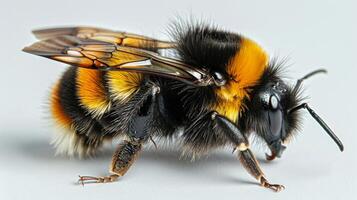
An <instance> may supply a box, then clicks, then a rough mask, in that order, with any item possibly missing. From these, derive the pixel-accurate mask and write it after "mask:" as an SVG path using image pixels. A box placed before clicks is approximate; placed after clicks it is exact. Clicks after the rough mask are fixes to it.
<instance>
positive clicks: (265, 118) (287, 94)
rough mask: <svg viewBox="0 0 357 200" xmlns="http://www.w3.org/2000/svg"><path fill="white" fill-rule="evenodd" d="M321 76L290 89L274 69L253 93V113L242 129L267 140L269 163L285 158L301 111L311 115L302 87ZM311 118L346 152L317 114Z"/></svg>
mask: <svg viewBox="0 0 357 200" xmlns="http://www.w3.org/2000/svg"><path fill="white" fill-rule="evenodd" d="M319 72H324V71H323V70H318V71H314V72H313V73H311V74H308V75H307V76H305V77H303V78H302V79H299V80H298V82H297V84H296V85H294V86H290V85H288V84H286V83H285V82H284V81H283V80H282V79H281V75H280V74H279V67H276V66H271V67H268V69H267V70H266V72H265V73H264V75H263V77H262V79H261V83H260V84H259V85H258V86H257V87H256V88H254V89H253V93H252V96H251V99H250V100H248V101H247V104H246V105H247V109H248V110H249V111H248V112H244V113H243V115H242V117H243V118H244V120H242V123H243V124H241V126H242V127H243V128H244V129H245V131H254V132H256V133H257V134H258V135H259V136H260V137H261V138H263V140H264V141H265V142H266V144H267V145H268V147H269V149H270V150H271V155H270V156H269V155H267V159H268V160H272V159H274V158H275V157H280V156H281V155H282V153H283V151H284V150H285V149H286V146H285V145H284V144H286V142H287V141H288V140H289V138H290V137H291V136H292V134H293V133H294V132H295V131H296V130H297V129H298V128H299V121H300V120H299V119H300V113H299V112H297V110H299V109H300V108H306V109H308V111H309V112H310V113H311V111H312V110H311V108H310V107H308V105H307V104H306V103H303V104H301V101H302V98H301V97H300V86H301V82H302V80H304V79H305V78H308V77H309V76H311V75H313V74H315V73H319ZM311 115H312V116H313V117H314V118H315V120H317V121H318V123H320V125H321V126H322V127H323V128H324V129H325V130H326V131H327V133H328V134H329V135H330V136H331V137H332V138H333V139H334V140H335V142H336V143H337V144H339V146H340V149H343V147H342V144H341V142H340V141H339V140H338V139H337V137H336V136H335V135H334V134H333V132H332V131H331V129H329V128H328V127H327V125H326V124H325V123H324V122H323V121H322V119H321V118H320V117H318V115H317V114H316V113H315V112H314V111H312V113H311Z"/></svg>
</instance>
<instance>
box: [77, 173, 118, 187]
mask: <svg viewBox="0 0 357 200" xmlns="http://www.w3.org/2000/svg"><path fill="white" fill-rule="evenodd" d="M118 178H119V175H116V174H112V175H109V176H99V177H96V176H79V179H78V183H80V184H82V185H83V186H84V184H87V183H109V182H114V181H116V180H118Z"/></svg>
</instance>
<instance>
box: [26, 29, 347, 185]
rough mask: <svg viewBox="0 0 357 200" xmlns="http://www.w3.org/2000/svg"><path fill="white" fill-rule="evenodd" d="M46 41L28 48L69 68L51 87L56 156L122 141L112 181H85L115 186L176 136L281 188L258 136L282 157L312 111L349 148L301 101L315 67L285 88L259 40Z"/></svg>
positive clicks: (52, 32)
mask: <svg viewBox="0 0 357 200" xmlns="http://www.w3.org/2000/svg"><path fill="white" fill-rule="evenodd" d="M33 33H34V35H35V36H36V37H37V38H38V39H39V40H40V41H38V42H36V43H34V44H32V45H31V46H29V47H25V48H24V49H23V51H25V52H28V53H31V54H35V55H39V56H43V57H46V58H50V59H53V60H56V61H60V62H63V63H66V64H69V65H70V67H69V68H68V69H67V71H65V73H64V74H63V76H62V77H61V79H60V80H59V81H58V82H57V84H55V86H54V87H53V90H52V93H51V98H50V111H51V113H52V116H53V119H54V121H55V122H56V124H57V125H58V126H59V127H61V128H62V129H64V130H66V131H65V133H63V134H60V136H59V137H58V138H57V139H56V141H55V142H54V143H55V146H56V147H57V152H59V153H65V154H68V155H71V156H73V155H79V156H90V155H93V154H94V153H95V152H96V151H97V150H98V149H99V148H100V147H101V146H102V144H103V143H104V142H106V141H111V140H112V139H114V138H117V137H123V138H124V139H123V140H122V142H121V143H120V144H119V145H118V147H117V149H116V150H115V153H114V154H113V157H112V162H111V165H110V173H109V175H108V176H104V177H102V176H99V177H96V176H80V177H79V181H80V182H82V184H83V183H87V182H98V183H103V182H112V181H116V180H118V178H119V177H122V176H123V175H124V174H125V173H126V172H127V171H128V169H129V168H130V166H131V165H132V164H133V162H134V161H135V159H136V158H137V157H138V154H139V153H140V151H141V150H142V148H143V145H145V144H146V143H148V142H150V141H152V142H154V139H174V140H176V141H178V142H179V144H180V147H181V148H182V152H183V154H185V155H192V157H193V158H195V157H197V156H200V155H203V154H207V153H209V151H211V150H213V149H216V148H220V147H226V146H229V147H231V148H233V152H234V151H236V152H237V154H238V155H237V157H238V158H239V160H240V162H241V164H242V165H243V166H244V167H245V169H246V170H247V171H248V172H249V173H250V174H251V175H252V176H253V177H254V178H256V179H257V181H259V182H260V184H261V186H263V187H266V188H270V189H272V190H274V191H280V190H282V189H284V186H283V185H280V184H271V183H270V182H269V181H268V180H267V178H266V176H265V175H264V174H263V172H262V170H261V168H260V167H259V164H258V162H257V160H256V158H255V156H254V154H253V153H252V151H251V150H250V145H249V141H248V138H249V137H250V136H251V135H255V136H258V138H261V139H262V140H263V141H264V143H265V144H266V145H267V146H268V147H269V149H270V151H271V155H268V154H267V155H266V156H267V157H266V158H267V159H268V160H273V159H275V158H276V157H280V156H281V155H282V153H283V151H284V149H285V148H286V146H285V144H286V143H287V142H288V141H289V139H290V138H291V137H292V136H293V135H294V133H296V132H297V129H298V128H299V127H300V123H299V119H300V112H299V111H300V110H301V109H306V110H307V111H308V112H309V113H310V114H311V116H312V117H313V118H314V119H315V120H316V121H317V122H318V124H320V125H321V126H322V128H323V129H324V130H325V131H326V133H327V134H328V135H329V136H330V137H331V138H332V139H333V140H334V141H335V142H336V144H337V145H338V147H339V149H340V150H341V151H343V148H344V147H343V144H342V143H341V141H340V140H339V139H338V138H337V136H336V135H335V134H334V132H333V131H332V130H331V129H330V128H329V127H328V126H327V124H326V123H325V122H324V121H323V120H322V119H321V118H320V117H319V116H318V115H317V114H316V113H315V112H314V110H313V109H312V108H311V107H310V106H309V105H308V104H307V103H304V102H303V99H304V98H302V95H301V88H302V87H301V86H302V82H303V80H305V79H307V78H309V77H310V76H312V75H314V74H317V73H323V72H326V70H324V69H321V70H316V71H313V72H311V73H309V74H307V75H306V76H304V77H302V78H301V79H298V81H297V82H296V83H295V84H288V83H287V82H285V81H284V80H283V78H282V70H283V69H284V63H283V62H278V61H277V60H276V59H271V58H269V56H268V54H267V53H266V52H265V51H264V50H263V49H262V48H261V47H260V46H259V45H258V44H257V43H255V42H254V41H253V40H251V39H249V38H247V37H244V36H242V35H240V34H236V33H232V32H228V31H223V30H220V29H219V28H216V27H212V26H209V25H204V24H188V25H186V24H185V25H182V24H177V25H176V26H174V28H173V29H172V31H171V33H172V36H173V39H172V41H161V40H157V39H154V38H150V37H146V36H142V35H137V34H132V33H127V32H118V31H111V30H107V29H101V28H92V27H66V28H50V29H42V30H35V31H33Z"/></svg>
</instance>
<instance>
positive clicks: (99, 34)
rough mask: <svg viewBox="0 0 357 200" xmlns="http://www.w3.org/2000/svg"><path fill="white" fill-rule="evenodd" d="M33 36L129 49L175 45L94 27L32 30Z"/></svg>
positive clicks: (41, 38)
mask: <svg viewBox="0 0 357 200" xmlns="http://www.w3.org/2000/svg"><path fill="white" fill-rule="evenodd" d="M33 34H34V35H35V36H36V38H38V39H40V40H44V39H50V38H55V37H59V36H64V35H71V36H75V37H78V38H83V39H92V40H98V41H104V42H109V43H113V44H116V45H120V46H129V47H139V48H140V47H143V46H149V47H155V48H159V49H166V48H173V47H174V46H175V43H173V42H168V41H162V40H157V39H154V38H150V37H146V36H143V35H137V34H133V33H126V32H121V31H112V30H109V29H102V28H94V27H60V28H48V29H39V30H34V31H33Z"/></svg>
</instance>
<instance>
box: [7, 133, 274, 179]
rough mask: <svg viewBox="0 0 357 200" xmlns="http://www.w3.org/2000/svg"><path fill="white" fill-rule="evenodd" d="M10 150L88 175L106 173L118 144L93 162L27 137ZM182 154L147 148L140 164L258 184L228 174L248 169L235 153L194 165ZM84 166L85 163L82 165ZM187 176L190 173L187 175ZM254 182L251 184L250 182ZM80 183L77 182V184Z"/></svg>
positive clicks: (213, 156)
mask: <svg viewBox="0 0 357 200" xmlns="http://www.w3.org/2000/svg"><path fill="white" fill-rule="evenodd" d="M7 145H8V146H9V147H8V148H13V151H17V152H18V153H20V154H22V155H24V156H26V157H27V158H33V159H35V160H36V161H37V162H43V163H45V164H47V163H48V161H51V160H52V161H64V162H63V164H64V165H66V164H68V163H69V162H72V161H73V160H75V163H76V165H82V164H83V165H85V167H86V169H88V172H91V171H92V172H94V173H96V172H99V173H101V172H102V173H103V170H102V168H101V167H100V165H105V166H107V163H108V162H110V159H111V156H112V153H113V151H114V150H115V147H114V146H115V145H112V147H109V148H108V147H107V148H105V149H104V150H103V151H101V152H99V153H98V155H96V156H95V157H94V158H90V159H83V160H78V159H69V158H68V157H65V156H55V149H54V148H53V147H52V146H51V145H50V139H48V138H39V137H35V138H33V139H31V138H28V137H23V138H17V137H14V138H11V139H10V138H9V140H8V141H7ZM180 154H181V152H180V151H179V150H177V149H170V148H160V147H159V148H158V149H154V148H148V149H145V150H144V151H143V152H142V153H141V155H140V157H139V162H141V164H143V165H160V167H163V168H166V169H168V170H169V171H170V170H172V171H173V173H181V174H182V172H184V174H185V176H186V175H187V176H193V177H197V178H204V179H205V180H208V181H212V182H217V181H219V182H225V183H229V184H241V185H247V184H249V185H257V183H256V182H255V181H254V180H253V179H251V178H250V177H249V176H248V175H247V176H246V177H244V178H239V177H237V175H235V174H231V173H230V172H231V171H232V170H231V169H230V170H228V171H230V172H228V171H227V172H226V170H225V169H227V168H226V167H230V168H231V167H232V166H234V170H237V171H242V170H244V171H245V169H244V168H243V167H242V166H241V165H240V163H239V161H238V160H237V159H236V154H235V155H232V154H231V153H230V152H214V153H212V154H210V155H209V156H204V157H201V158H200V159H198V160H195V161H194V162H192V161H191V160H190V158H181V157H180ZM258 160H259V161H260V162H261V163H263V165H265V164H267V163H273V162H268V161H266V160H265V159H264V158H258ZM81 163H82V164H81ZM186 173H187V174H186ZM250 180H252V181H250ZM76 184H78V183H76Z"/></svg>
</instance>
